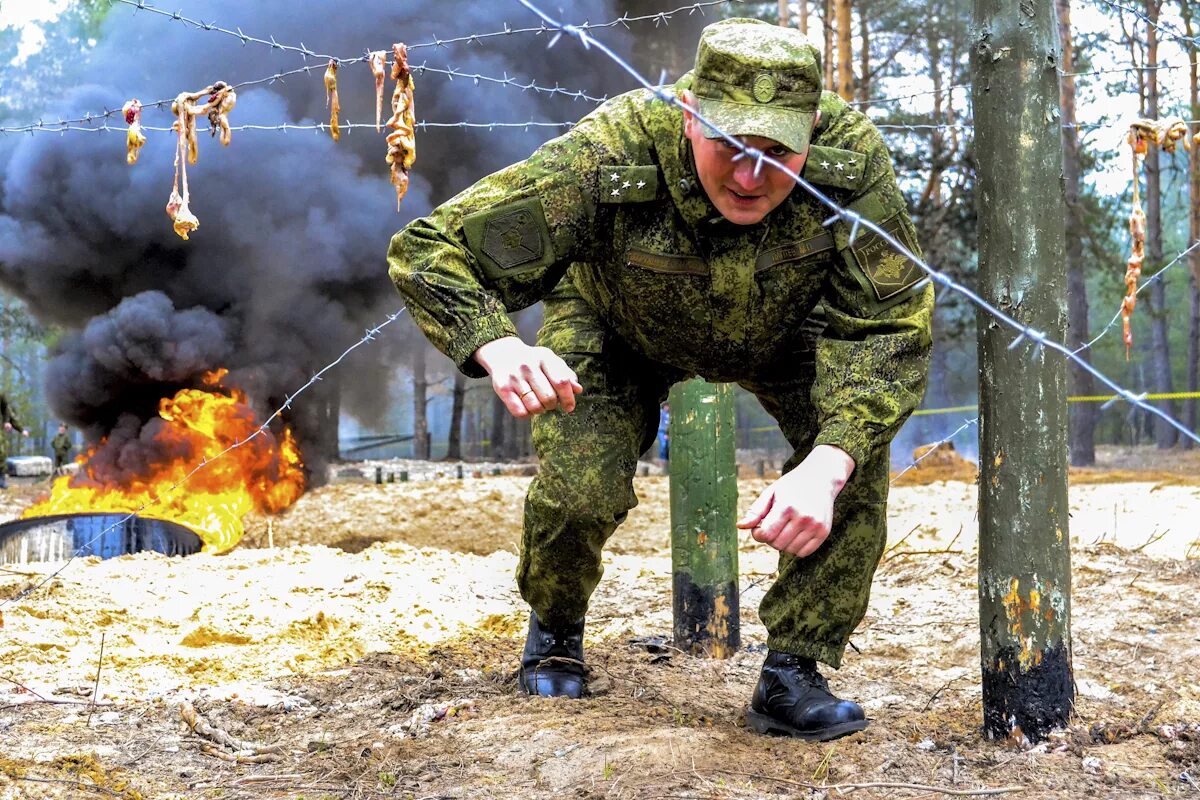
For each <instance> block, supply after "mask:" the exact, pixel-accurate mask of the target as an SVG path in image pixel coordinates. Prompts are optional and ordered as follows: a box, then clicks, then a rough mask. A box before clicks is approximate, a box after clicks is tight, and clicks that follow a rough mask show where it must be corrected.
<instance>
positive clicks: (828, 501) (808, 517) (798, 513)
mask: <svg viewBox="0 0 1200 800" xmlns="http://www.w3.org/2000/svg"><path fill="white" fill-rule="evenodd" d="M853 471H854V459H852V458H851V457H850V456H849V455H847V454H846V453H845V452H844V451H843V450H841V449H840V448H837V447H832V446H829V445H819V446H817V447H816V448H814V449H813V451H812V452H811V453H809V455H808V457H807V458H805V459H804V461H802V462H800V464H799V465H798V466H797V467H796V468H795V469H793V470H792V471H791V472H789V473H787V474H786V475H783V476H781V477H780V478H779V479H778V480H777V481H775V482H774V483H772V484H771V485H770V486H768V487H767V488H766V489H765V490H764V491H763V493H762V494H760V495H759V496H758V499H757V500H755V501H754V503H753V504H752V505H751V506H750V509H749V510H748V511H747V512H746V514H745V516H743V517H742V518H741V519H740V520H738V523H737V526H738V527H739V528H743V529H745V528H749V529H750V531H751V536H753V537H754V539H755V541H759V542H762V543H763V544H768V545H770V546H771V547H774V548H775V549H776V550H779V551H780V552H784V553H791V554H792V555H794V556H798V557H800V558H804V557H805V556H809V555H812V554H813V553H815V552H816V551H817V548H819V547H820V546H821V545H822V544H823V543H824V542H825V539H826V538H828V536H829V531H830V528H831V527H832V525H833V501H834V500H836V499H837V496H838V494H840V493H841V491H842V487H843V486H845V484H846V480H847V479H848V478H849V477H850V473H851V472H853Z"/></svg>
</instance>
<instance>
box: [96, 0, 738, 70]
mask: <svg viewBox="0 0 1200 800" xmlns="http://www.w3.org/2000/svg"><path fill="white" fill-rule="evenodd" d="M109 2H110V4H111V3H114V2H115V3H122V4H124V5H127V6H133V8H134V9H135V12H136V11H148V12H150V13H152V14H159V15H161V16H164V17H170V18H171V19H173V20H176V21H177V22H181V23H183V24H184V25H188V26H191V27H193V28H197V29H199V30H205V31H214V32H216V33H223V34H225V35H227V36H232V37H233V38H235V39H238V40H240V41H241V43H242V45H243V46H244V45H247V44H260V45H266V46H268V47H270V48H272V49H274V50H284V51H287V52H293V53H299V54H300V55H301V56H303V57H304V58H314V59H323V60H329V59H333V60H335V61H337V62H338V63H340V64H346V63H351V62H354V61H363V60H365V58H363V57H356V58H352V59H339V58H337V57H336V56H329V55H324V54H322V53H316V52H313V51H312V50H310V49H309V48H307V47H305V46H304V43H303V42H301V43H300V46H299V47H296V46H294V45H286V44H283V43H281V42H278V41H276V40H275V37H274V36H272V37H271V38H270V39H260V38H257V37H254V36H250V35H249V34H246V33H244V32H243V31H242V29H241V28H240V27H239V28H237V29H236V30H229V29H227V28H222V27H220V26H218V25H217V24H216V23H215V22H204V21H203V20H202V19H201V20H196V19H189V18H188V17H185V16H183V14H182V13H180V12H178V11H166V10H164V9H161V8H157V7H156V6H153V5H151V4H150V3H147V2H145V0H109ZM743 2H745V0H708V1H707V2H701V3H691V4H689V5H686V6H680V7H679V8H675V9H672V10H670V11H658V12H655V13H653V14H643V15H640V16H633V17H631V16H630V15H629V14H624V15H622V16H620V17H617V18H616V19H613V20H609V21H608V22H599V23H596V24H595V25H593V24H591V23H590V22H583V23H581V24H580V26H579V27H581V28H583V29H585V30H596V29H601V28H614V27H616V26H617V25H623V26H625V27H626V28H628V27H629V23H631V22H649V21H653V22H654V27H656V28H657V27H658V26H659V25H667V24H669V22H670V20H671V19H672V18H673V17H675V16H676V15H677V14H681V13H683V12H684V11H686V12H688V16H691V15H692V14H695V13H696V12H699V13H700V14H701V15H703V14H704V9H706V8H711V7H713V6H722V5H737V4H739V3H743ZM549 32H550V29H549V28H547V27H546V26H545V25H540V26H538V27H536V28H528V27H527V28H513V27H511V26H510V25H509V24H508V23H507V22H506V23H504V29H503V30H499V31H492V32H490V33H472V34H469V35H467V36H457V37H454V38H452V39H437V38H435V39H432V40H431V41H428V42H418V43H417V44H410V45H408V49H409V50H418V49H421V48H424V47H447V46H449V45H452V44H461V43H464V42H465V43H467V44H481V43H482V41H483V40H484V39H492V38H495V37H504V36H512V35H515V34H526V33H532V34H534V35H540V34H543V33H549Z"/></svg>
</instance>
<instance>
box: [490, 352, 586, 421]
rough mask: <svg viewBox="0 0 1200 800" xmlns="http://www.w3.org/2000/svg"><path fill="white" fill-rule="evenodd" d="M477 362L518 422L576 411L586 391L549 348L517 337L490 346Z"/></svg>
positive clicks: (572, 372)
mask: <svg viewBox="0 0 1200 800" xmlns="http://www.w3.org/2000/svg"><path fill="white" fill-rule="evenodd" d="M474 358H475V360H476V361H477V362H478V363H479V365H480V366H481V367H483V368H484V369H485V370H487V372H488V375H490V376H491V377H492V389H493V390H494V391H495V392H496V396H497V397H499V398H500V400H501V401H503V403H504V406H505V408H507V409H508V412H509V413H510V414H512V415H513V416H514V417H517V418H518V419H522V418H524V417H528V416H531V415H533V414H543V413H545V412H547V411H553V410H554V409H556V408H561V409H562V410H563V411H566V412H567V413H570V412H572V411H574V410H575V395H577V394H580V393H581V392H582V391H583V387H582V386H581V385H580V384H579V378H578V376H576V375H575V371H574V370H572V369H571V368H570V367H568V366H567V362H565V361H563V360H562V358H560V357H559V355H558V354H557V353H555V352H554V351H553V350H551V349H550V348H548V347H530V346H529V345H527V344H525V343H524V342H522V341H521V340H520V339H518V338H517V337H515V336H505V337H503V338H501V339H496V340H494V341H491V342H488V343H487V344H485V345H483V346H482V347H480V348H479V349H478V350H476V351H475V356H474Z"/></svg>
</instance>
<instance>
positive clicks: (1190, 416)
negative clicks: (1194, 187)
mask: <svg viewBox="0 0 1200 800" xmlns="http://www.w3.org/2000/svg"><path fill="white" fill-rule="evenodd" d="M1192 213H1193V214H1194V213H1196V210H1195V209H1192ZM1192 241H1193V242H1194V241H1196V239H1195V238H1193V239H1192ZM1196 282H1197V279H1196V276H1195V275H1193V276H1192V279H1191V281H1190V283H1191V285H1192V319H1191V324H1190V325H1189V326H1188V365H1187V391H1188V394H1191V395H1195V394H1196V393H1197V392H1200V288H1197V286H1196ZM1196 410H1197V408H1196V398H1195V397H1189V398H1188V399H1187V400H1186V401H1185V403H1184V406H1183V419H1184V424H1185V425H1187V426H1188V430H1191V431H1195V430H1196V429H1197V428H1196V425H1197V423H1198V422H1200V420H1198V419H1197V413H1196ZM1179 444H1180V446H1181V447H1183V449H1185V450H1190V449H1192V447H1193V446H1194V445H1193V443H1192V440H1191V439H1190V438H1188V437H1187V436H1180V437H1179Z"/></svg>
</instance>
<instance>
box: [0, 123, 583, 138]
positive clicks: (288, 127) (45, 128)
mask: <svg viewBox="0 0 1200 800" xmlns="http://www.w3.org/2000/svg"><path fill="white" fill-rule="evenodd" d="M576 124H578V123H575V122H537V121H534V120H529V121H528V122H427V121H425V120H422V121H420V122H417V123H415V126H416V127H417V128H420V129H422V130H425V129H428V128H482V129H486V130H494V129H497V128H523V129H524V130H529V129H530V128H572V127H574V126H575V125H576ZM329 128H330V125H329V123H328V122H314V123H309V124H300V123H295V122H281V123H279V124H278V125H252V124H246V125H231V126H230V128H229V130H231V131H284V132H287V131H316V132H317V133H325V132H328V131H329ZM338 128H339V130H343V131H344V130H357V129H359V128H370V129H371V130H375V123H373V122H342V123H340V124H339V125H338ZM127 130H128V129H127V128H125V127H122V126H120V125H109V124H108V123H107V122H106V123H104V124H103V125H100V126H97V127H86V126H83V125H66V124H63V125H56V124H54V123H39V124H37V125H23V126H21V127H17V128H4V127H0V134H9V133H12V134H21V133H125V132H126V131H127ZM142 130H143V131H151V132H155V133H174V132H175V129H174V128H169V127H165V126H162V125H143V126H142ZM380 135H382V133H380Z"/></svg>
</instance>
